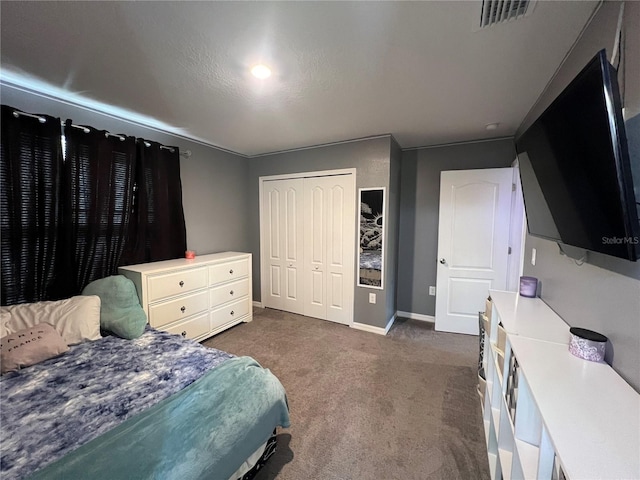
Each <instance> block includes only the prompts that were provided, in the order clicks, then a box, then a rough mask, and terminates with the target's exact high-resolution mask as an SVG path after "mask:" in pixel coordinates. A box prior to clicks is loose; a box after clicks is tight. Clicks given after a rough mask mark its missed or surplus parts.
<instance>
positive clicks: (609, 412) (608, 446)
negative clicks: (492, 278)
mask: <svg viewBox="0 0 640 480" xmlns="http://www.w3.org/2000/svg"><path fill="white" fill-rule="evenodd" d="M489 293H490V296H491V298H492V305H491V308H490V315H491V318H490V321H489V328H488V330H487V331H485V335H486V337H485V350H484V351H485V353H484V358H483V362H484V365H483V366H484V371H485V376H486V389H485V397H484V402H483V404H484V427H485V439H486V442H487V452H488V459H489V470H490V474H491V478H492V479H501V478H504V479H506V480H509V479H529V478H531V479H548V480H554V479H561V478H567V479H570V480H583V479H640V395H639V394H638V393H637V392H636V391H635V390H634V389H633V388H631V386H629V384H627V383H626V382H625V381H624V380H623V379H622V378H621V377H620V376H619V375H618V374H617V373H616V372H615V371H614V370H613V369H612V368H611V367H610V366H609V365H607V364H606V363H595V362H589V361H587V360H582V359H580V358H577V357H575V356H573V355H572V354H571V353H570V352H569V348H568V344H569V339H570V334H569V326H568V325H567V324H566V323H565V322H564V321H563V320H562V319H561V318H560V317H559V316H558V315H557V314H556V313H554V312H553V311H552V310H551V308H549V307H548V306H547V305H546V304H545V303H544V302H543V301H542V300H541V299H539V298H526V297H521V296H520V295H518V294H517V293H513V292H502V291H494V290H492V291H490V292H489ZM498 325H501V326H502V327H503V328H504V331H505V332H506V339H505V340H504V345H502V342H499V341H498ZM499 347H502V348H499ZM512 359H516V360H517V368H515V369H513V370H514V374H513V375H512V377H511V380H509V378H510V372H511V370H512V369H511V368H510V367H511V366H512V365H513V364H512V363H511V361H512ZM500 370H502V372H503V373H501V371H500ZM512 385H513V386H514V388H512V389H511V390H512V391H508V390H509V388H510V387H511V386H512ZM510 399H511V401H512V402H515V408H510V406H509V401H510ZM563 475H564V477H563Z"/></svg>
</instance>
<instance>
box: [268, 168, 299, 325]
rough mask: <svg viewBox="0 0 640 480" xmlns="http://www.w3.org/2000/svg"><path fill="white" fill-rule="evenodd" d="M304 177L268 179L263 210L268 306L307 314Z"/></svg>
mask: <svg viewBox="0 0 640 480" xmlns="http://www.w3.org/2000/svg"><path fill="white" fill-rule="evenodd" d="M303 185H304V184H303V179H301V178H297V179H287V180H273V181H267V182H264V186H263V199H262V212H263V218H264V224H263V225H264V227H263V228H265V230H266V232H264V233H265V235H263V238H264V239H265V240H266V250H265V253H266V257H267V262H266V265H265V263H264V262H263V268H264V267H266V268H267V274H268V282H267V284H268V288H267V295H266V297H265V298H264V299H263V303H264V305H265V306H266V307H270V308H277V309H278V310H286V311H288V312H294V313H303V311H304V301H303V300H304V297H303V293H304V288H303V284H304V279H303V274H302V263H303V241H304V237H303V216H302V215H303V194H304V193H303Z"/></svg>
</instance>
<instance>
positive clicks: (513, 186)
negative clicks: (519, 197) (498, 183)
mask: <svg viewBox="0 0 640 480" xmlns="http://www.w3.org/2000/svg"><path fill="white" fill-rule="evenodd" d="M511 191H512V192H515V191H516V184H515V183H512V184H511Z"/></svg>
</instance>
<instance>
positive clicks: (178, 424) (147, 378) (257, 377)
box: [0, 326, 289, 480]
mask: <svg viewBox="0 0 640 480" xmlns="http://www.w3.org/2000/svg"><path fill="white" fill-rule="evenodd" d="M5 338H7V337H5ZM0 382H1V383H0V415H1V419H0V421H1V423H0V428H1V432H0V434H1V437H0V438H1V443H0V452H1V457H0V477H2V478H3V480H9V479H21V478H34V479H40V478H43V479H44V478H47V479H50V478H64V479H73V478H91V479H102V478H104V479H120V478H136V479H143V478H149V479H151V478H157V479H173V478H176V479H177V478H179V479H199V478H207V479H220V480H229V479H236V478H242V477H243V476H245V475H246V476H247V478H250V477H251V476H252V475H253V474H254V472H255V469H256V467H259V466H260V465H261V464H262V463H263V462H264V461H265V460H266V458H268V456H269V455H270V454H271V453H272V452H273V451H274V446H275V444H274V441H275V436H274V434H275V429H276V428H277V427H288V426H289V412H288V407H287V402H286V395H285V391H284V388H283V387H282V385H281V383H280V382H279V381H278V379H277V378H276V377H275V376H274V375H273V374H272V373H271V372H270V371H269V370H267V369H264V368H262V367H261V366H260V365H259V364H258V363H257V362H256V361H255V360H253V359H252V358H250V357H236V356H234V355H231V354H229V353H226V352H223V351H220V350H216V349H212V348H206V347H204V346H202V345H200V344H199V343H197V342H194V341H191V340H185V339H183V338H182V337H180V336H178V335H171V334H169V333H166V332H160V331H157V330H154V329H152V328H150V327H149V326H146V327H144V333H142V335H141V336H139V337H137V338H135V339H124V338H120V337H118V336H115V335H108V336H104V337H103V336H99V338H98V339H96V340H91V341H83V342H81V343H78V344H76V345H72V346H70V347H69V349H68V351H67V352H66V353H64V354H62V355H59V356H56V357H54V358H50V359H48V360H45V361H43V362H40V363H37V364H35V365H32V366H29V367H27V368H24V369H20V370H18V371H13V372H9V373H6V374H4V375H3V376H2V378H1V380H0ZM265 457H266V458H265Z"/></svg>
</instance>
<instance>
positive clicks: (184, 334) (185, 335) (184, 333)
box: [180, 330, 187, 338]
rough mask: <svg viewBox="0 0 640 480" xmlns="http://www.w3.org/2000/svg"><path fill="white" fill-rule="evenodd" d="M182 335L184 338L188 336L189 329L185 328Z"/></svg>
mask: <svg viewBox="0 0 640 480" xmlns="http://www.w3.org/2000/svg"><path fill="white" fill-rule="evenodd" d="M180 335H182V336H183V337H184V338H187V331H186V330H185V331H184V332H182V333H181V334H180Z"/></svg>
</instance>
